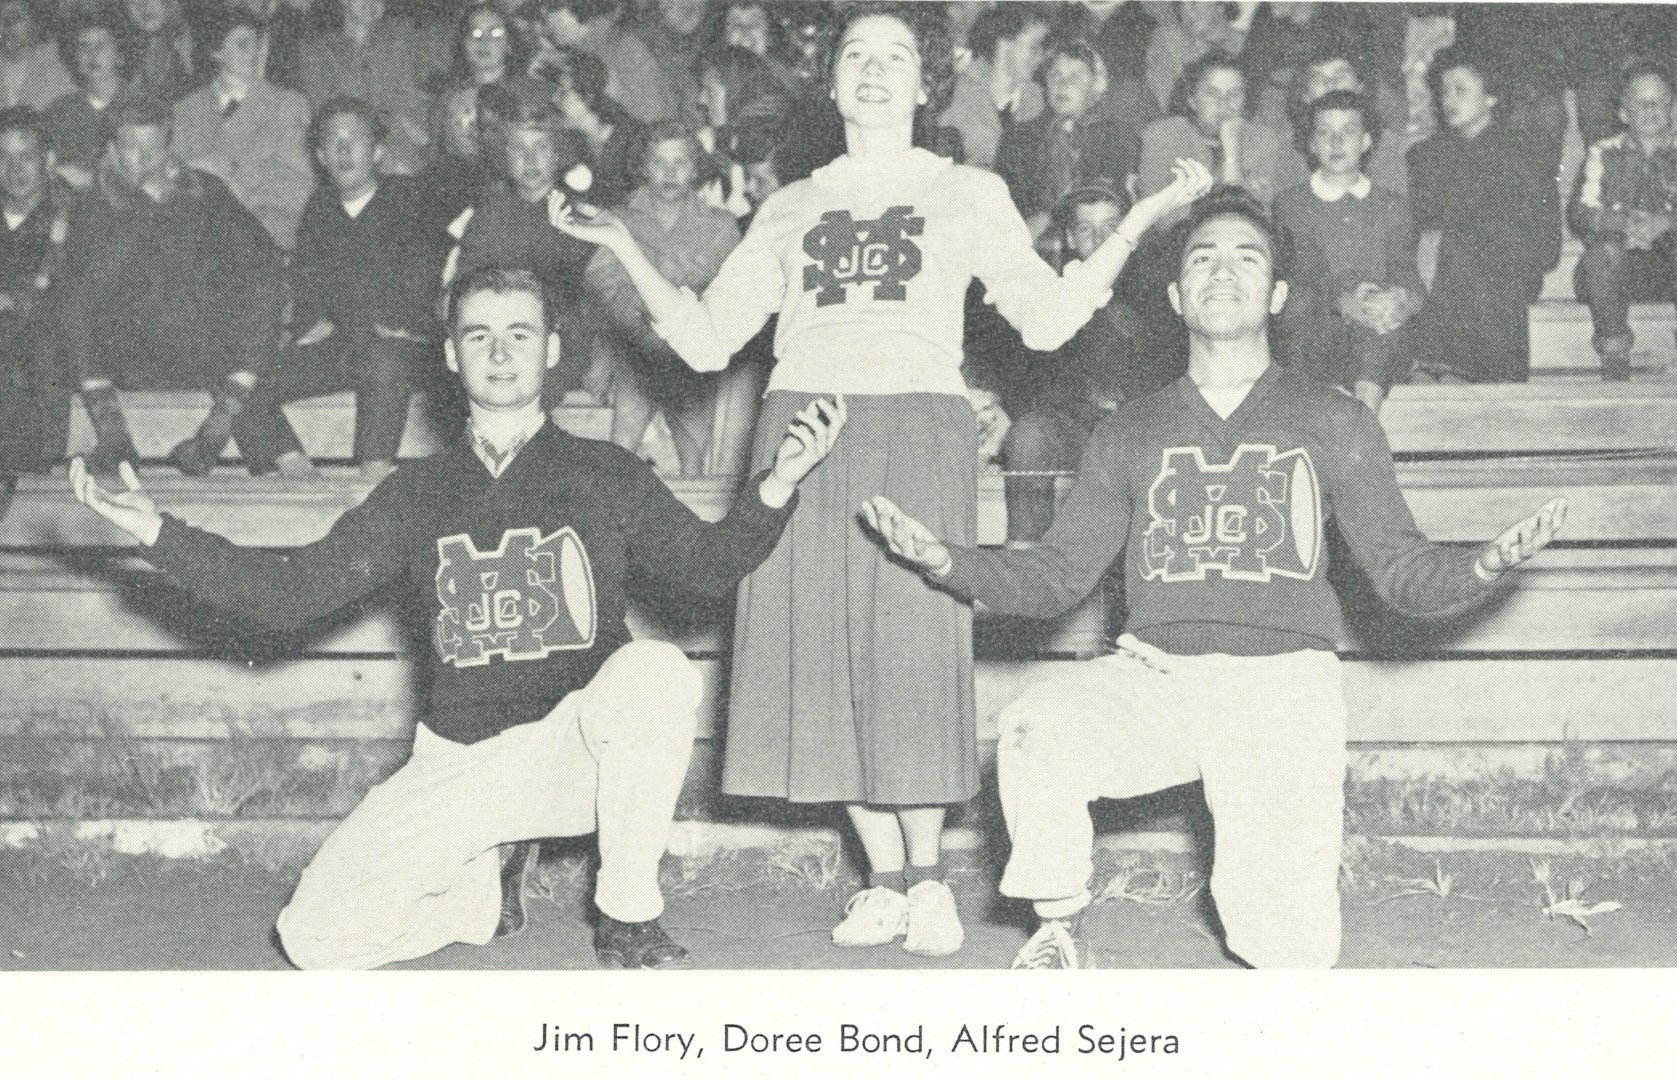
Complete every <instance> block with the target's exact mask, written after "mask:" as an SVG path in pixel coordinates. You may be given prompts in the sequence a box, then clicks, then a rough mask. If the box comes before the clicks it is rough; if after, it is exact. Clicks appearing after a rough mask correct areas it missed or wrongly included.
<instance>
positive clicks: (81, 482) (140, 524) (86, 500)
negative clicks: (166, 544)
mask: <svg viewBox="0 0 1677 1080" xmlns="http://www.w3.org/2000/svg"><path fill="white" fill-rule="evenodd" d="M117 475H118V476H119V477H120V478H121V479H122V483H123V485H124V487H126V488H127V490H126V491H120V492H111V491H106V490H105V489H104V488H102V487H100V486H99V482H98V481H97V480H95V479H93V474H92V473H90V472H88V471H87V465H86V464H85V463H84V462H83V461H82V459H81V458H79V457H78V458H74V459H72V460H71V462H70V488H71V490H73V491H74V492H75V493H76V498H77V499H79V500H81V502H82V505H84V506H90V507H92V508H93V509H94V510H96V511H98V512H99V516H100V517H102V518H104V519H105V520H106V521H108V522H110V523H111V524H112V525H115V526H116V527H117V528H119V529H121V530H122V531H123V532H125V533H127V534H128V535H129V536H132V537H133V538H134V539H136V540H138V541H139V542H140V543H142V544H144V545H145V546H146V547H151V546H152V545H153V544H155V543H157V534H158V533H159V532H160V531H161V530H162V528H163V515H161V514H159V513H158V512H157V504H156V503H155V502H153V501H152V498H151V496H150V495H148V494H146V491H145V489H144V488H142V487H141V486H140V477H139V475H138V474H136V473H135V472H134V466H132V465H130V464H129V463H128V462H126V461H124V462H123V463H122V464H121V465H119V466H117Z"/></svg>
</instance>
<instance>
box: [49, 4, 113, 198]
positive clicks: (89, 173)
mask: <svg viewBox="0 0 1677 1080" xmlns="http://www.w3.org/2000/svg"><path fill="white" fill-rule="evenodd" d="M72 44H73V49H74V54H75V62H76V81H77V82H78V83H79V84H80V86H79V87H78V88H77V89H75V90H73V91H71V92H70V93H68V94H65V95H64V96H63V97H60V98H59V99H58V100H57V101H54V102H53V103H52V104H51V105H49V106H47V110H46V124H47V132H48V134H49V135H50V137H51V140H52V147H53V154H54V156H55V157H56V159H57V162H58V174H59V176H61V177H62V178H63V179H64V181H65V182H66V183H68V184H69V185H70V186H71V187H73V188H75V189H76V190H77V191H87V190H88V189H89V188H91V187H92V186H93V181H94V178H95V176H96V175H97V173H98V170H99V159H100V157H102V156H103V155H104V153H105V147H106V146H109V145H110V141H111V131H110V115H111V106H112V105H116V104H119V103H120V102H122V101H126V100H128V98H129V96H130V92H129V89H128V79H127V67H128V64H127V59H128V58H127V57H126V56H125V55H124V54H123V51H122V39H121V37H120V36H119V35H118V34H117V29H116V27H115V25H113V24H112V22H110V21H109V20H100V19H98V18H94V19H91V20H89V21H87V22H84V23H82V24H81V25H79V26H78V27H76V31H75V36H74V38H73V39H72Z"/></svg>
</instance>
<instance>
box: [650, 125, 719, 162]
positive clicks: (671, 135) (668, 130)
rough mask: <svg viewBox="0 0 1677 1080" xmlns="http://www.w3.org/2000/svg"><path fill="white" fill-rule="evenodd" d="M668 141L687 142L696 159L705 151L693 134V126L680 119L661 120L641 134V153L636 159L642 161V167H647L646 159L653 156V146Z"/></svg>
mask: <svg viewBox="0 0 1677 1080" xmlns="http://www.w3.org/2000/svg"><path fill="white" fill-rule="evenodd" d="M666 142H681V143H686V144H687V146H688V148H689V149H691V150H692V151H693V158H694V160H698V158H699V157H701V156H702V155H703V153H704V150H703V148H702V147H700V146H699V139H698V137H697V136H696V135H694V134H693V129H692V128H690V127H688V126H687V125H686V124H684V123H682V122H681V121H680V120H659V121H656V122H654V123H652V124H649V125H647V128H646V131H645V132H644V133H643V134H642V135H641V140H640V148H639V149H640V153H639V154H638V155H636V158H635V160H636V161H638V162H640V165H641V167H642V168H645V167H646V159H647V158H648V157H650V156H651V154H652V148H653V147H654V146H657V145H658V144H659V143H666Z"/></svg>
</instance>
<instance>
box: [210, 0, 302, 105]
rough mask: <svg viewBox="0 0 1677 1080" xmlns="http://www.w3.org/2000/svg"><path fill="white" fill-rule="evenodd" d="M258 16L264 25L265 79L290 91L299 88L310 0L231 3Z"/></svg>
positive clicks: (237, 0) (263, 72)
mask: <svg viewBox="0 0 1677 1080" xmlns="http://www.w3.org/2000/svg"><path fill="white" fill-rule="evenodd" d="M228 2H229V3H230V5H231V6H233V7H240V8H243V9H244V10H246V11H248V12H250V13H251V14H252V15H254V16H256V18H257V20H258V21H259V22H260V23H261V25H262V40H263V52H262V77H263V78H264V79H267V80H268V81H269V82H271V83H273V84H274V85H275V86H283V87H285V88H286V89H287V90H301V89H302V87H300V86H298V85H297V77H298V64H299V62H300V60H301V58H302V52H303V39H304V38H305V37H307V36H308V34H309V14H308V8H309V4H310V0H228Z"/></svg>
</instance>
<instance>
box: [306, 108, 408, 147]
mask: <svg viewBox="0 0 1677 1080" xmlns="http://www.w3.org/2000/svg"><path fill="white" fill-rule="evenodd" d="M340 116H354V117H358V118H359V119H360V120H361V122H362V123H363V124H366V125H367V130H368V131H370V132H372V135H373V145H374V146H378V145H379V144H381V143H383V142H384V137H385V136H386V135H388V134H390V129H389V128H388V127H386V126H385V123H384V121H383V120H380V119H379V115H378V110H377V109H375V108H373V106H372V104H371V103H370V102H369V101H367V100H366V99H365V98H358V97H350V96H348V95H340V96H338V97H335V98H330V99H328V100H327V101H326V102H325V103H324V104H323V105H321V106H320V108H319V110H317V111H316V112H315V114H314V119H313V120H312V121H311V122H310V123H309V149H310V150H319V149H320V141H321V140H322V139H323V138H325V137H326V126H327V125H328V124H329V123H331V122H332V121H333V120H334V119H336V118H337V117H340Z"/></svg>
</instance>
